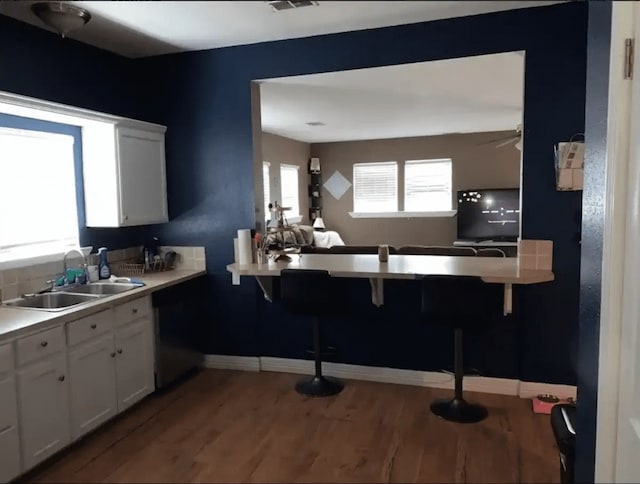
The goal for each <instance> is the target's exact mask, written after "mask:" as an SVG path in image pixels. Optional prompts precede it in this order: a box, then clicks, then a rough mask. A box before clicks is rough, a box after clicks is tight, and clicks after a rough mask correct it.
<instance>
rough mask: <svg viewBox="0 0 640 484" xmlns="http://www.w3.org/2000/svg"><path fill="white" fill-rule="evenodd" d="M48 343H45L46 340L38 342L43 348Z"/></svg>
mask: <svg viewBox="0 0 640 484" xmlns="http://www.w3.org/2000/svg"><path fill="white" fill-rule="evenodd" d="M48 344H49V343H47V342H46V341H42V342H41V343H40V346H42V347H43V348H46V346H47V345H48Z"/></svg>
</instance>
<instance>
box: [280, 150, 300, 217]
mask: <svg viewBox="0 0 640 484" xmlns="http://www.w3.org/2000/svg"><path fill="white" fill-rule="evenodd" d="M283 169H284V170H295V173H296V175H297V176H296V205H294V206H293V207H292V208H293V210H290V211H288V212H284V217H285V218H286V219H287V222H288V223H290V224H292V223H300V222H301V221H302V214H301V213H300V166H299V165H293V164H290V163H280V202H279V203H280V204H281V205H282V206H283V207H287V206H288V205H289V203H288V202H286V201H285V199H284V198H285V197H284V188H285V187H284V179H283V176H282V170H283ZM296 209H297V210H296Z"/></svg>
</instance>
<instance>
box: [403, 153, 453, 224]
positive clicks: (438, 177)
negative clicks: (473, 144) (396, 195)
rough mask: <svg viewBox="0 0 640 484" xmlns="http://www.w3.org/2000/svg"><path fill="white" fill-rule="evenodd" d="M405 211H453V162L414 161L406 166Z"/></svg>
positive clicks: (444, 160)
mask: <svg viewBox="0 0 640 484" xmlns="http://www.w3.org/2000/svg"><path fill="white" fill-rule="evenodd" d="M404 210H405V211H407V212H439V211H446V210H451V160H450V159H442V160H412V161H406V162H405V166H404Z"/></svg>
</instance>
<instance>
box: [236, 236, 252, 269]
mask: <svg viewBox="0 0 640 484" xmlns="http://www.w3.org/2000/svg"><path fill="white" fill-rule="evenodd" d="M238 259H239V263H240V264H251V262H252V259H253V251H252V250H251V230H249V229H241V230H238Z"/></svg>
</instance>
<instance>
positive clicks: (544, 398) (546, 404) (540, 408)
mask: <svg viewBox="0 0 640 484" xmlns="http://www.w3.org/2000/svg"><path fill="white" fill-rule="evenodd" d="M531 402H532V403H533V413H543V414H547V415H550V414H551V409H552V408H553V407H554V406H555V405H558V404H559V403H574V402H573V399H571V398H557V397H553V396H551V395H538V396H537V397H534V398H532V399H531Z"/></svg>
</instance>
